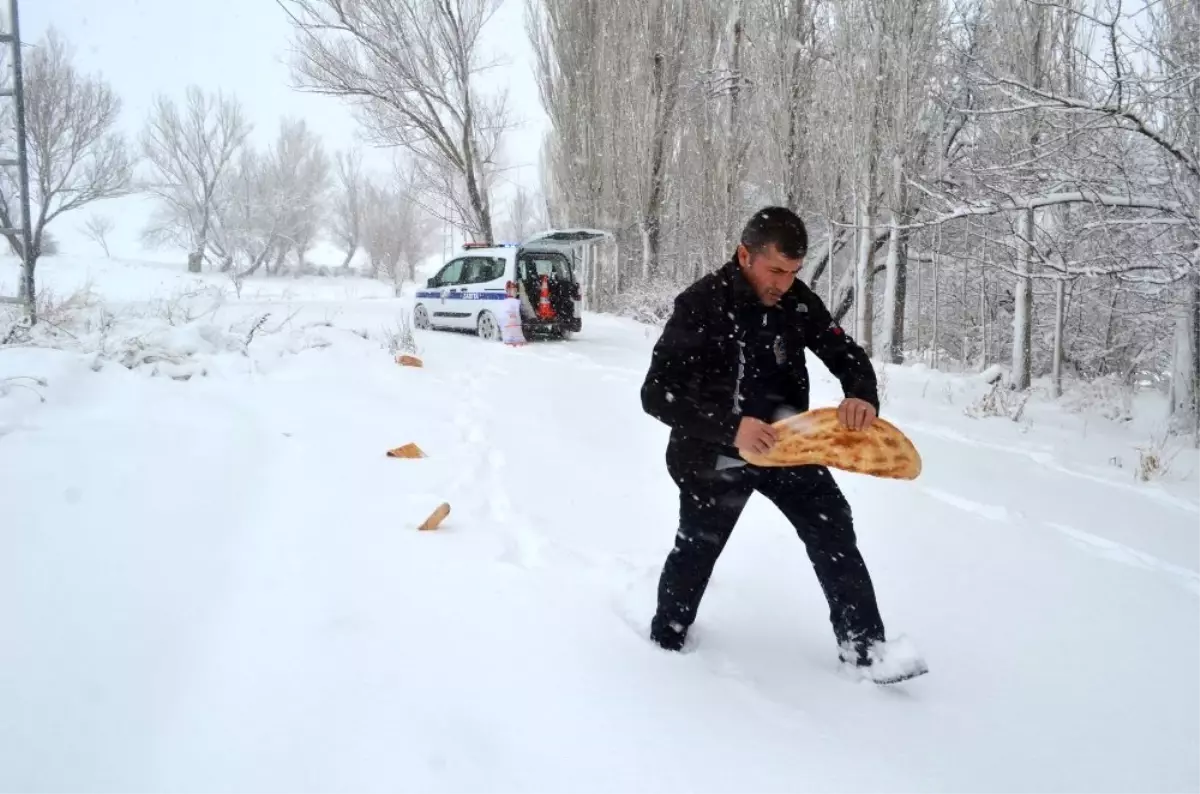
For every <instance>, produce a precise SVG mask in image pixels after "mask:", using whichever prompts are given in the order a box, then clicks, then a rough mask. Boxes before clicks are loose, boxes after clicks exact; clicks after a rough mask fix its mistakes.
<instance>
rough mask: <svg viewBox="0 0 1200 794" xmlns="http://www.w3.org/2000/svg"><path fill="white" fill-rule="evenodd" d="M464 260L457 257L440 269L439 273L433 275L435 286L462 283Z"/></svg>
mask: <svg viewBox="0 0 1200 794" xmlns="http://www.w3.org/2000/svg"><path fill="white" fill-rule="evenodd" d="M464 261H465V260H462V259H455V260H454V261H453V262H450V263H449V264H447V265H446V266H445V267H444V268H442V269H441V270H440V271H438V274H437V275H436V276H434V277H433V286H435V287H448V286H452V285H454V284H459V283H461V279H462V275H463V262H464Z"/></svg>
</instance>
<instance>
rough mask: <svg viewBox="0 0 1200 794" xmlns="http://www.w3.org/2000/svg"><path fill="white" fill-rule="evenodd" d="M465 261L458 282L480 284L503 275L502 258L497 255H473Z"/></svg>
mask: <svg viewBox="0 0 1200 794" xmlns="http://www.w3.org/2000/svg"><path fill="white" fill-rule="evenodd" d="M465 261H466V265H465V266H464V267H463V277H462V280H461V281H460V282H459V283H460V284H482V283H484V282H486V281H495V280H496V279H498V278H503V276H504V260H503V259H501V258H499V257H490V256H473V257H469V258H467V259H466V260H465Z"/></svg>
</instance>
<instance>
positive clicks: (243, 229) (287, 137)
mask: <svg viewBox="0 0 1200 794" xmlns="http://www.w3.org/2000/svg"><path fill="white" fill-rule="evenodd" d="M220 186H221V189H220V191H219V192H218V193H217V194H215V195H214V196H213V201H212V208H213V209H212V219H211V224H210V230H209V242H208V244H209V247H210V248H211V250H212V252H213V254H214V255H216V256H217V257H218V258H219V259H220V261H221V269H222V270H224V271H228V270H232V271H233V272H234V273H235V274H236V276H237V277H238V278H245V277H246V276H249V275H252V274H254V273H257V272H258V271H259V270H260V269H263V268H265V270H266V272H267V274H268V275H276V274H278V273H280V272H281V271H282V269H283V267H284V264H285V262H286V259H287V255H288V254H289V253H295V254H296V255H297V261H298V263H299V264H298V265H297V267H298V271H297V272H299V269H302V267H303V256H304V253H305V252H306V251H307V249H308V247H309V245H310V243H311V240H312V239H313V237H314V236H315V233H316V229H317V227H318V224H319V221H320V219H321V217H322V210H323V208H324V200H325V196H326V194H327V191H328V188H329V161H328V158H327V157H326V155H325V153H324V150H323V148H322V147H321V143H320V141H319V140H318V139H317V137H316V136H315V135H314V134H313V133H312V132H311V131H310V130H309V129H308V126H307V125H306V124H305V123H304V122H303V121H302V120H296V119H284V120H283V121H282V122H281V123H280V129H279V137H278V138H277V139H276V141H275V143H274V144H273V145H272V146H271V147H270V148H269V149H267V150H266V151H265V152H261V153H260V152H258V151H255V150H254V149H252V148H250V147H243V148H242V149H241V151H240V153H239V156H238V160H237V162H236V163H235V164H234V167H233V168H232V169H230V170H229V174H228V178H226V179H222V180H221V185H220Z"/></svg>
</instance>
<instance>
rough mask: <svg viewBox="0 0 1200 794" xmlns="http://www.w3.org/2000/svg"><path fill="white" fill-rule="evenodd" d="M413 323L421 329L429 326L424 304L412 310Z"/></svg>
mask: <svg viewBox="0 0 1200 794" xmlns="http://www.w3.org/2000/svg"><path fill="white" fill-rule="evenodd" d="M413 325H415V326H416V327H417V328H420V329H421V330H425V329H427V328H429V325H430V324H429V312H427V311H425V307H424V306H418V307H417V308H416V309H415V310H414V311H413Z"/></svg>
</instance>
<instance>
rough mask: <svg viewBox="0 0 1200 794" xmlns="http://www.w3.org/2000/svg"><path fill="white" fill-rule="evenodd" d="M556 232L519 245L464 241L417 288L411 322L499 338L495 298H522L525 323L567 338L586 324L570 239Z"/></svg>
mask: <svg viewBox="0 0 1200 794" xmlns="http://www.w3.org/2000/svg"><path fill="white" fill-rule="evenodd" d="M554 234H555V233H550V234H548V235H543V236H540V237H535V238H533V239H531V240H530V241H529V242H526V243H523V244H521V245H515V244H508V245H487V244H486V243H465V244H464V245H463V252H462V254H460V255H459V256H457V257H455V258H454V259H451V260H450V261H449V262H447V263H446V264H445V265H444V266H442V269H441V270H439V271H438V272H437V274H436V275H434V276H433V277H432V278H430V279H429V280H428V281H427V282H426V283H425V286H424V287H423V288H421V289H419V290H417V295H416V302H415V305H414V307H413V324H414V325H415V326H416V327H417V328H446V329H459V330H473V331H475V332H476V333H478V334H479V336H481V337H482V338H484V339H488V340H499V339H500V321H499V312H498V311H497V308H496V307H497V306H498V305H499V304H498V303H496V301H501V300H504V299H505V298H506V297H515V298H519V299H520V301H521V328H522V331H523V332H524V334H525V336H526V338H530V337H532V336H536V335H549V336H555V337H558V338H560V339H565V338H569V337H570V336H571V334H573V333H576V332H578V331H580V330H581V329H582V327H583V317H582V312H581V300H582V296H581V294H580V287H579V281H578V279H577V278H576V276H575V266H574V261H573V260H574V256H573V254H572V248H571V245H570V244H571V243H573V242H577V241H578V237H577V236H575V237H571V238H570V239H563V240H562V241H557V240H555V239H554Z"/></svg>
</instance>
